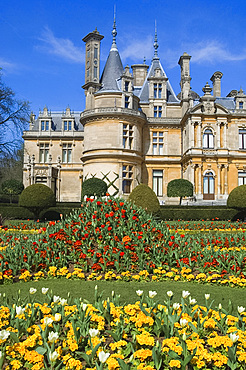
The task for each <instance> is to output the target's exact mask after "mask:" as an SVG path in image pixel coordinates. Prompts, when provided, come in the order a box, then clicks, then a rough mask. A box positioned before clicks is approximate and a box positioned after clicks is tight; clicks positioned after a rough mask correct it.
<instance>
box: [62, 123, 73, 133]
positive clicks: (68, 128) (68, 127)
mask: <svg viewBox="0 0 246 370" xmlns="http://www.w3.org/2000/svg"><path fill="white" fill-rule="evenodd" d="M63 127H64V131H72V121H63Z"/></svg>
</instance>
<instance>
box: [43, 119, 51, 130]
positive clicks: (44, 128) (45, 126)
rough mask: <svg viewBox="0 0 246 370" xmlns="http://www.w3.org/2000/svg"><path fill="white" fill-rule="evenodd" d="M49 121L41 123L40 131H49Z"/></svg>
mask: <svg viewBox="0 0 246 370" xmlns="http://www.w3.org/2000/svg"><path fill="white" fill-rule="evenodd" d="M49 123H50V122H49V121H41V131H49V128H50V125H49Z"/></svg>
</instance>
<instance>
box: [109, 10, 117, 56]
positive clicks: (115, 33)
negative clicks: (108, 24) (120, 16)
mask: <svg viewBox="0 0 246 370" xmlns="http://www.w3.org/2000/svg"><path fill="white" fill-rule="evenodd" d="M115 13H116V7H115V6H114V23H113V31H112V36H113V42H112V46H111V50H110V51H112V50H118V49H117V45H116V36H117V31H116V20H115Z"/></svg>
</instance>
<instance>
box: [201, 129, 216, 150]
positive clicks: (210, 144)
mask: <svg viewBox="0 0 246 370" xmlns="http://www.w3.org/2000/svg"><path fill="white" fill-rule="evenodd" d="M203 148H205V149H209V148H210V149H211V148H214V135H213V132H212V130H211V129H209V128H207V129H206V130H205V131H204V133H203Z"/></svg>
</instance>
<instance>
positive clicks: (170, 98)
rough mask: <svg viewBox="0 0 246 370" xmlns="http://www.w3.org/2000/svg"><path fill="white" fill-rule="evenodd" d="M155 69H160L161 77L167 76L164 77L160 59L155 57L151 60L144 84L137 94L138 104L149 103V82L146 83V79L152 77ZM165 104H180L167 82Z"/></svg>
mask: <svg viewBox="0 0 246 370" xmlns="http://www.w3.org/2000/svg"><path fill="white" fill-rule="evenodd" d="M156 68H160V70H161V76H164V77H167V75H166V73H165V71H164V69H163V67H162V65H161V62H160V59H159V58H158V57H156V56H155V57H154V58H153V59H152V63H151V66H150V69H149V71H148V74H147V77H146V79H145V81H144V84H143V86H142V89H141V91H140V94H139V98H140V103H147V102H148V101H149V82H148V78H149V77H151V76H154V74H155V69H156ZM167 102H168V103H179V102H180V101H179V99H178V98H177V96H176V95H175V92H174V91H173V88H172V86H171V84H170V82H169V80H168V81H167Z"/></svg>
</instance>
